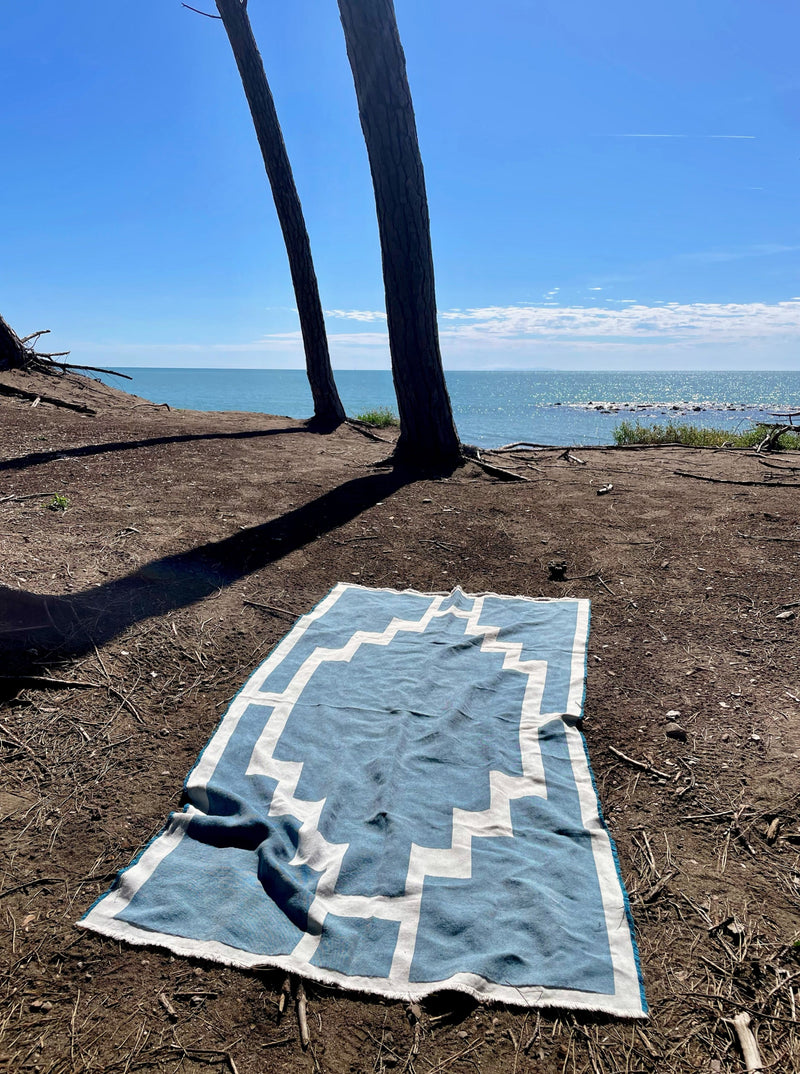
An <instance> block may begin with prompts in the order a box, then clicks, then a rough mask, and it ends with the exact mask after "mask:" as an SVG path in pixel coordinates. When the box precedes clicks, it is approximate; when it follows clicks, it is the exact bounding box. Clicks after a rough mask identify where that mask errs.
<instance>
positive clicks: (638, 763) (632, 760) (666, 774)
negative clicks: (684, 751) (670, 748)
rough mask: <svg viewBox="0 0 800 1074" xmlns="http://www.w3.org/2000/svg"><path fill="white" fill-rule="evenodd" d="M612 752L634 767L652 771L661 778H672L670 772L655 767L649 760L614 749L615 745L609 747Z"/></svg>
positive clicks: (643, 770)
mask: <svg viewBox="0 0 800 1074" xmlns="http://www.w3.org/2000/svg"><path fill="white" fill-rule="evenodd" d="M608 748H609V750H610V751H611V753H613V754H614V756H615V757H619V759H620V760H621V761H625V763H626V764H629V765H633V767H634V768H640V769H641V770H642V772H652V773H653V775H654V776H659V777H660V778H661V779H672V776H671V775H670V773H669V772H662V771H660V769H658V768H654V767H653V766H652V765H651V764H648V763H647V761H637V760H636V758H635V757H629V756H628V755H627V753H623V752H622V750H617V749H614V747H613V746H609V747H608Z"/></svg>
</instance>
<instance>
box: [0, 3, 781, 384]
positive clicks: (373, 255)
mask: <svg viewBox="0 0 800 1074" xmlns="http://www.w3.org/2000/svg"><path fill="white" fill-rule="evenodd" d="M395 2H396V10H397V17H398V22H399V25H400V32H401V36H402V39H403V43H404V46H405V50H406V57H407V61H408V68H409V77H410V82H411V90H412V94H413V97H414V102H415V107H416V113H417V124H418V128H419V134H420V144H421V148H422V156H423V161H424V164H425V170H426V178H427V183H428V197H429V203H430V211H431V222H432V235H433V245H434V257H435V264H436V280H437V293H438V304H439V310H440V327H441V340H442V352H443V356H444V361H445V366H446V367H447V368H451V369H456V368H462V369H463V368H531V367H534V368H535V367H547V368H563V369H667V370H668V369H694V368H709V369H792V368H796V367H797V354H798V343H800V271H798V270H800V198H799V197H798V191H800V73H798V70H799V69H798V65H797V41H798V40H799V39H800V8H798V6H797V4H796V3H795V2H794V0H771V2H770V3H769V4H764V3H758V2H756V0H747V2H745V0H704V2H703V3H702V4H698V3H696V0H692V2H689V0H670V3H665V2H664V3H659V4H652V3H645V4H643V3H641V0H635V2H634V0H609V2H608V3H606V4H597V3H596V2H588V0H493V3H492V4H488V3H487V2H486V0H481V2H478V0H395ZM196 6H198V7H204V6H205V9H206V10H209V11H211V10H214V9H213V5H212V4H211V3H207V4H205V5H204V4H203V3H202V2H201V0H197V3H196ZM248 10H249V12H250V17H251V20H252V22H253V26H254V30H255V33H256V37H257V38H258V41H259V44H260V47H261V51H262V54H263V57H264V62H265V66H266V70H267V76H268V78H269V80H270V84H271V87H272V91H273V94H274V96H275V100H276V104H277V108H278V113H279V116H280V119H281V123H282V126H283V131H284V137H285V139H286V143H287V146H288V149H289V155H290V158H291V161H292V165H293V168H294V172H295V179H296V182H297V186H298V189H299V191H300V196H301V199H302V202H303V207H304V210H305V214H306V221H307V225H308V230H309V234H310V237H311V244H312V249H313V252H314V258H315V263H316V267H317V275H318V277H319V283H320V291H321V295H322V301H323V305H324V307H325V309H326V311H327V314H326V319H327V325H328V331H329V335H330V340H331V350H332V355H333V359H334V365H335V366H337V367H339V368H385V367H388V345H387V341H386V333H385V318H384V316H383V285H382V279H381V272H380V253H379V247H378V238H377V226H376V223H375V213H374V201H373V197H372V190H371V186H370V182H369V172H368V166H367V159H366V152H365V150H364V146H363V141H362V138H361V132H360V128H359V124H358V116H357V111H356V105H355V95H354V91H353V86H352V79H351V76H350V70H349V67H348V64H347V59H346V54H345V49H344V42H343V38H342V32H341V27H340V25H339V21H338V11H337V6H336V2H335V0H293V2H292V3H290V4H275V3H267V2H265V0H250V3H249V8H248ZM3 16H4V18H3V24H4V25H3V34H2V38H0V87H1V90H2V96H1V98H0V99H1V100H2V108H0V139H1V141H0V144H2V146H3V154H2V159H0V312H2V314H3V315H4V316H5V317H6V319H7V320H9V321H10V322H11V323H12V324H13V325H14V327H15V328H16V329H17V331H18V332H20V334H27V333H29V332H33V331H34V330H36V329H39V328H45V327H49V328H51V329H52V336H51V337H49V339H50V341H51V344H52V346H53V348H54V349H58V350H62V349H64V350H66V349H71V351H72V358H73V360H75V361H80V362H85V363H87V364H98V365H120V366H130V365H165V366H180V365H184V366H237V367H247V366H266V367H270V366H275V367H291V366H301V365H302V364H303V357H302V348H301V345H300V341H299V332H298V323H297V315H296V313H295V311H294V296H293V294H292V289H291V282H290V279H289V272H288V267H287V263H286V257H285V252H284V249H283V245H282V240H281V236H280V231H279V229H278V225H277V222H276V219H275V212H274V208H273V205H272V201H271V196H270V193H269V188H268V185H267V181H266V177H265V175H264V171H263V165H262V163H261V158H260V155H259V152H258V147H257V143H256V140H255V135H254V133H253V130H252V125H251V122H250V117H249V113H248V111H247V107H246V103H245V100H244V94H243V91H242V88H241V84H240V82H239V80H238V75H237V73H236V69H235V65H234V61H233V57H232V55H231V52H230V47H229V45H228V43H227V39H226V38H225V35H224V31H223V29H222V26H221V24H220V23H219V22H218V21H212V20H210V19H206V18H202V17H201V16H199V15H195V14H193V13H192V12H190V11H187V10H185V9H183V8H182V7H181V6H180V4H179V2H178V0H140V2H139V3H138V4H136V5H133V6H131V5H123V4H118V3H104V4H99V3H97V2H96V0H72V2H71V3H70V4H64V3H63V2H56V0H29V2H28V3H26V4H25V5H22V4H15V5H5V10H4V12H3Z"/></svg>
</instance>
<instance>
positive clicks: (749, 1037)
mask: <svg viewBox="0 0 800 1074" xmlns="http://www.w3.org/2000/svg"><path fill="white" fill-rule="evenodd" d="M731 1024H732V1025H733V1028H734V1031H735V1032H736V1036H737V1037H738V1038H739V1047H740V1048H741V1049H742V1057H743V1059H744V1065H745V1067H746V1068H747V1069H748V1071H753V1070H763V1069H764V1064H763V1063H762V1062H761V1056H760V1054H759V1051H758V1043H757V1041H756V1038H755V1036H754V1035H753V1031H752V1029H751V1028H750V1015H749V1014H748V1013H747V1011H739V1013H738V1014H735V1015H734V1016H733V1018H732V1019H731Z"/></svg>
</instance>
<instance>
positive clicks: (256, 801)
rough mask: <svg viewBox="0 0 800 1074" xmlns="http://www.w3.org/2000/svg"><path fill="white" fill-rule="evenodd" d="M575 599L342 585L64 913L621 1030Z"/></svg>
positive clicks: (583, 610)
mask: <svg viewBox="0 0 800 1074" xmlns="http://www.w3.org/2000/svg"><path fill="white" fill-rule="evenodd" d="M588 628H589V602H588V601H585V600H553V601H544V600H542V601H539V600H530V599H527V598H523V597H504V596H497V595H493V594H491V595H482V596H470V595H467V594H465V593H462V592H461V591H460V590H459V589H456V590H455V591H454V592H453V593H451V594H449V595H441V594H439V595H437V594H425V593H416V592H410V591H407V592H397V591H394V590H385V589H383V590H374V589H366V588H364V587H361V586H355V585H338V586H336V588H335V589H333V590H332V591H331V593H329V594H328V596H327V597H326V598H325V599H324V600H323V601H322V602H321V603H320V604H319V605H318V606H317V607H316V608H315V609H314V610H313V611H312V612H310V613H309V614H308V615H305V616H303V618H301V619H300V620H299V621H298V622H297V624H296V625H295V626H294V628H293V629H292V630H291V631H290V632H289V634H288V635H287V636H286V637H285V638H284V639H283V641H282V642H281V643H280V644H279V645H278V646H277V648H276V649H275V650H274V651H273V652H272V653H271V655H270V656H269V657H268V659H267V660H266V661H265V662H264V663H263V664H262V665H261V666H260V667H259V668H258V670H257V671H255V672H254V674H253V675H252V676H251V677H250V679H249V680H248V682H247V683H246V684H245V686H244V688H243V690H242V691H241V693H240V694H239V695H238V696H237V697H236V698H235V699H234V701H233V702H232V704H231V706H230V708H229V710H228V712H227V713H226V715H225V716H224V718H223V719H222V721H221V723H220V725H219V727H218V728H217V730H216V732H215V733H214V735H213V736H212V738H211V740H210V741H209V743H208V745H207V746H206V748H205V750H204V751H203V753H202V754H201V755H200V758H199V760H198V761H197V764H196V765H195V767H194V769H193V770H192V772H191V773H190V775H189V777H188V779H187V782H186V785H185V799H186V806H185V808H184V811H183V812H181V813H176V814H172V815H171V816H170V818H169V821H168V823H167V825H166V827H165V828H164V830H163V831H162V832H161V834H160V835H158V836H157V837H156V838H155V839H154V840H153V842H152V843H151V844H150V845H149V846H148V847H147V849H146V850H145V851H144V852H143V853H142V854H141V856H140V857H139V858H138V860H136V861H135V862H134V863H133V864H132V865H131V866H130V867H129V868H128V869H126V870H125V871H123V872H122V873H121V874H120V876H119V877H118V878H117V881H116V882H115V884H114V886H113V887H112V889H111V890H110V891H109V892H108V893H107V894H106V895H104V896H103V897H102V898H101V899H99V900H98V902H97V903H95V905H94V906H93V907H92V908H91V909H90V910H89V912H88V913H87V915H86V916H85V917H84V918H83V920H82V922H81V924H82V925H83V926H84V927H86V928H90V929H94V930H96V931H97V932H100V933H104V934H105V935H108V936H113V937H116V938H118V939H121V940H127V941H130V942H132V943H138V944H156V945H159V946H163V947H166V948H169V950H171V951H174V952H176V953H178V954H183V955H191V956H197V957H202V958H207V959H212V960H215V961H219V962H224V963H227V964H230V965H235V966H242V967H257V966H263V967H266V966H274V967H280V968H283V969H285V970H287V971H293V972H296V973H299V974H301V975H302V976H305V977H306V978H310V979H312V980H316V981H321V982H325V983H328V984H332V983H335V984H339V985H342V986H344V987H346V988H354V989H359V990H362V991H365V992H372V993H378V994H380V995H384V996H391V997H397V998H403V999H413V998H416V999H419V998H421V997H423V996H425V995H427V994H429V993H431V992H434V991H436V990H439V989H443V988H450V989H458V990H461V991H464V992H468V993H470V994H472V995H473V996H475V997H477V998H479V999H482V1000H500V1001H503V1002H506V1003H512V1004H521V1005H529V1006H545V1005H549V1006H558V1007H564V1008H575V1009H588V1010H597V1011H607V1012H609V1013H613V1014H617V1015H622V1016H628V1017H641V1016H643V1015H644V1013H645V1009H646V1007H645V1000H644V994H643V990H642V986H641V978H640V973H639V967H638V959H637V954H636V948H635V942H634V938H633V933H632V928H631V921H630V914H629V910H628V905H627V899H626V896H625V891H624V888H623V886H622V882H621V879H620V876H619V872H618V869H617V866H616V857H615V852H614V847H613V845H612V842H611V840H610V837H609V835H608V832H607V831H606V828H605V825H604V823H603V820H602V817H601V814H600V810H599V806H598V801H597V795H596V792H595V788H594V784H593V781H592V776H591V772H590V769H589V763H588V759H587V755H586V750H585V746H584V741H583V737H582V735H581V732H580V730H579V728H578V726H577V721H578V720H579V719H580V717H581V710H582V704H583V692H584V675H585V664H586V643H587V635H588Z"/></svg>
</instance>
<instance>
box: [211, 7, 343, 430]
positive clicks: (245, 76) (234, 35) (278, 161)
mask: <svg viewBox="0 0 800 1074" xmlns="http://www.w3.org/2000/svg"><path fill="white" fill-rule="evenodd" d="M216 4H217V10H218V11H219V13H220V16H221V18H222V23H223V26H224V27H225V31H226V33H227V35H228V40H229V41H230V43H231V48H232V49H233V55H234V58H235V60H236V66H237V67H238V68H239V74H240V76H241V79H242V85H243V86H244V92H245V95H246V97H247V103H248V104H249V106H250V114H251V116H252V117H253V125H254V127H255V129H256V136H257V138H258V144H259V146H260V147H261V155H262V157H263V158H264V166H265V167H266V170H267V177H268V178H269V183H270V186H271V187H272V196H273V198H274V199H275V209H276V210H277V213H278V220H279V222H280V226H281V231H282V232H283V238H284V242H285V243H286V252H287V254H288V256H289V268H290V270H291V274H292V283H293V284H294V293H295V298H296V300H297V312H298V314H299V316H300V330H301V332H302V334H303V346H304V347H305V353H306V372H307V373H308V380H309V383H310V385H311V394H312V396H313V399H314V417H315V418H316V419H317V420H318V421H319V422H322V423H325V424H328V425H330V424H339V423H340V422H342V421H344V417H345V413H344V407H343V406H342V402H341V400H340V398H339V393H338V392H337V390H336V384H335V383H334V380H333V370H332V369H331V360H330V355H329V353H328V337H327V335H326V332H325V319H324V317H323V315H322V303H321V302H320V298H319V288H318V286H317V277H316V273H315V272H314V262H313V261H312V258H311V244H310V242H309V239H308V232H307V231H306V225H305V220H304V219H303V210H302V208H301V206H300V198H299V197H298V194H297V188H296V187H295V185H294V177H293V175H292V168H291V165H290V164H289V157H288V154H287V152H286V146H285V144H284V141H283V134H282V133H281V128H280V124H279V122H278V115H277V113H276V111H275V103H274V101H273V99H272V93H271V91H270V88H269V83H268V82H267V76H266V74H265V72H264V64H263V61H262V59H261V54H260V52H259V51H258V45H257V44H256V40H255V37H254V36H253V31H252V28H251V26H250V20H249V18H248V17H247V11H246V8H247V0H216Z"/></svg>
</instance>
